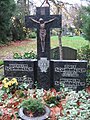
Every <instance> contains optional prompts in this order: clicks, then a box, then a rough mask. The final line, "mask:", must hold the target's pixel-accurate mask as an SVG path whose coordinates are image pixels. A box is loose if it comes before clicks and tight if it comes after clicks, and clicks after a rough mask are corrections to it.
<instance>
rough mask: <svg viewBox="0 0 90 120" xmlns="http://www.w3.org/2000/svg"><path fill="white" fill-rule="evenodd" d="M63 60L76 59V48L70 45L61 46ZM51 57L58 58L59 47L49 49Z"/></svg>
mask: <svg viewBox="0 0 90 120" xmlns="http://www.w3.org/2000/svg"><path fill="white" fill-rule="evenodd" d="M62 52H63V60H76V59H77V50H76V49H73V48H70V47H65V46H63V47H62ZM51 59H55V60H59V59H60V53H59V47H56V48H53V49H51Z"/></svg>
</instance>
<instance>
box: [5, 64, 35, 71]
mask: <svg viewBox="0 0 90 120" xmlns="http://www.w3.org/2000/svg"><path fill="white" fill-rule="evenodd" d="M5 70H6V71H30V72H31V71H33V67H29V66H28V64H9V65H8V66H5Z"/></svg>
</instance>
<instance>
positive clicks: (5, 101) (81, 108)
mask: <svg viewBox="0 0 90 120" xmlns="http://www.w3.org/2000/svg"><path fill="white" fill-rule="evenodd" d="M29 98H32V99H36V100H41V102H42V103H43V104H44V105H46V106H48V107H49V108H50V111H51V112H50V116H49V117H48V120H66V119H67V120H68V119H77V118H79V119H80V120H86V119H87V120H89V118H90V94H89V93H88V92H85V91H84V90H83V91H79V92H78V93H76V92H75V91H68V90H67V89H62V90H61V91H59V92H56V90H55V89H50V90H48V91H46V90H44V89H37V88H36V89H28V85H27V84H25V83H23V84H22V85H18V82H17V80H16V79H15V78H14V79H12V80H8V79H6V78H5V79H4V80H3V81H2V82H1V83H0V120H20V117H19V115H18V111H19V108H20V106H21V103H22V102H23V101H24V100H28V99H29Z"/></svg>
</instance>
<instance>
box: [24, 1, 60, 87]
mask: <svg viewBox="0 0 90 120" xmlns="http://www.w3.org/2000/svg"><path fill="white" fill-rule="evenodd" d="M46 3H47V1H46ZM25 23H26V27H27V28H37V81H38V85H39V87H40V88H44V89H49V88H50V84H51V83H50V69H51V68H50V28H61V15H50V7H49V6H48V7H37V8H36V15H31V16H26V17H25Z"/></svg>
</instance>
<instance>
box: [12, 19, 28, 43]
mask: <svg viewBox="0 0 90 120" xmlns="http://www.w3.org/2000/svg"><path fill="white" fill-rule="evenodd" d="M11 32H12V40H14V41H15V40H23V39H24V38H25V37H26V31H25V29H24V27H23V23H22V22H21V21H20V19H19V18H16V17H12V27H11Z"/></svg>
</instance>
